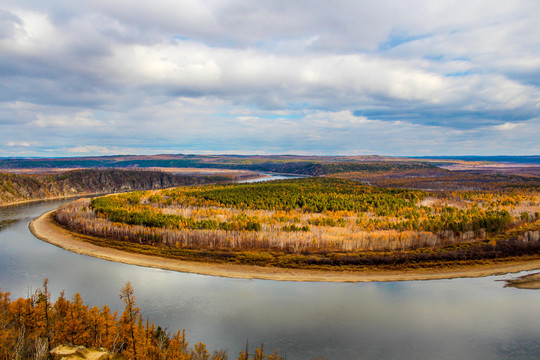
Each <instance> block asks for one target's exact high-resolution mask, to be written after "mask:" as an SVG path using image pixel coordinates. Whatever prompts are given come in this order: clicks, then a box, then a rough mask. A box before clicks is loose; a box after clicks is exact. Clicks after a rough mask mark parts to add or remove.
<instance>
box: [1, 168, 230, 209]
mask: <svg viewBox="0 0 540 360" xmlns="http://www.w3.org/2000/svg"><path fill="white" fill-rule="evenodd" d="M231 180H233V177H232V176H224V175H214V176H208V175H198V176H193V175H190V176H187V175H176V174H171V173H165V172H158V171H143V170H118V169H107V170H93V169H87V170H73V171H68V172H65V173H62V174H56V175H19V174H6V173H0V205H6V204H10V203H15V202H19V201H27V200H39V199H49V198H55V197H65V196H73V195H78V194H98V193H113V192H123V191H135V190H147V189H163V188H167V187H174V186H180V185H194V184H208V183H212V182H223V181H231Z"/></svg>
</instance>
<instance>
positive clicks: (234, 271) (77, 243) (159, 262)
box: [30, 210, 540, 282]
mask: <svg viewBox="0 0 540 360" xmlns="http://www.w3.org/2000/svg"><path fill="white" fill-rule="evenodd" d="M53 214H54V210H52V211H49V212H47V213H45V214H43V215H41V216H40V217H38V218H36V219H34V220H33V221H32V222H31V223H30V231H31V232H32V233H33V234H34V235H35V236H36V237H37V238H39V239H41V240H43V241H46V242H48V243H50V244H53V245H56V246H58V247H61V248H63V249H65V250H68V251H72V252H75V253H77V254H83V255H88V256H93V257H97V258H100V259H104V260H108V261H115V262H121V263H125V264H132V265H139V266H145V267H152V268H158V269H164V270H171V271H179V272H186V273H194V274H201V275H210V276H221V277H229V278H240V279H263V280H278V281H324V282H370V281H406V280H436V279H452V278H466V277H484V276H490V275H504V274H508V273H515V272H520V271H526V270H536V269H540V257H536V258H532V259H531V258H527V259H523V260H510V261H489V262H485V263H479V264H475V265H468V266H448V267H444V268H441V269H433V268H426V269H413V270H399V271H398V270H388V271H387V270H378V269H374V270H369V271H324V270H299V269H287V268H276V267H262V266H253V265H236V264H222V263H205V262H194V261H182V260H176V259H168V258H163V257H157V256H149V255H143V254H136V253H131V252H125V251H120V250H116V249H112V248H107V247H101V246H97V245H94V244H90V243H88V242H85V241H84V236H82V235H79V234H77V233H74V232H71V231H68V230H66V229H64V228H62V227H61V226H60V225H58V224H57V223H56V222H55V221H54V219H53Z"/></svg>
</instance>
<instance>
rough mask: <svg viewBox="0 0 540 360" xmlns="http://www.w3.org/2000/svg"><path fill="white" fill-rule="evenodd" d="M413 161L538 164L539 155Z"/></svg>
mask: <svg viewBox="0 0 540 360" xmlns="http://www.w3.org/2000/svg"><path fill="white" fill-rule="evenodd" d="M413 159H419V160H427V159H441V160H464V161H489V162H499V163H511V164H540V155H526V156H507V155H500V156H472V155H471V156H429V157H413Z"/></svg>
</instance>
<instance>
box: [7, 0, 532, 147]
mask: <svg viewBox="0 0 540 360" xmlns="http://www.w3.org/2000/svg"><path fill="white" fill-rule="evenodd" d="M538 19H540V1H536V0H532V1H520V0H512V1H507V0H502V1H499V0H486V1H482V0H476V1H470V0H454V1H445V0H438V1H427V0H426V1H417V0H408V1H400V0H396V1H389V0H377V1H361V0H353V1H319V0H295V1H291V0H283V1H271V0H268V1H251V0H245V1H242V0H234V1H233V0H182V1H178V0H154V1H141V0H115V1H110V0H95V1H73V0H47V1H40V0H32V1H28V0H0V157H11V156H17V157H27V156H28V157H29V156H42V157H53V156H90V155H92V156H94V155H113V154H159V153H194V154H298V155H308V154H309V155H311V154H312V155H368V154H377V155H395V156H412V155H417V156H430V155H431V156H435V155H534V154H536V155H537V154H540V141H539V139H540V26H539V25H538V21H539V20H538Z"/></svg>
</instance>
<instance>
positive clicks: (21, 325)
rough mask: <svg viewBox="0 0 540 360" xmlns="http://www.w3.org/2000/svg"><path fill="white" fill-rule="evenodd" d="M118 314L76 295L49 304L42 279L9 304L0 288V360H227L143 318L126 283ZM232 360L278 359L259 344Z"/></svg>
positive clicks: (221, 352) (182, 333)
mask: <svg viewBox="0 0 540 360" xmlns="http://www.w3.org/2000/svg"><path fill="white" fill-rule="evenodd" d="M120 298H121V299H122V301H123V304H124V309H123V311H122V312H121V313H118V312H117V311H114V312H112V311H111V309H110V308H109V307H108V306H107V305H103V306H102V307H101V308H99V307H97V306H93V307H90V306H88V305H86V304H85V303H84V301H83V299H82V298H81V296H80V295H79V294H78V293H77V294H75V295H74V296H73V297H72V298H71V299H68V298H66V296H65V294H64V293H63V292H62V293H61V294H60V296H59V297H58V299H57V300H56V301H52V300H51V294H50V292H49V290H48V280H47V279H45V280H44V281H43V287H42V288H41V289H38V290H36V291H35V293H34V294H32V295H31V296H29V297H27V298H19V299H17V300H11V298H10V294H9V292H2V289H0V360H8V359H9V360H11V359H21V360H26V359H28V360H30V359H32V360H45V359H49V358H50V356H49V352H50V351H51V349H53V348H55V347H56V346H58V345H63V344H72V345H82V346H85V347H87V348H96V349H106V350H107V352H109V353H110V354H111V358H112V359H117V360H122V359H126V360H146V359H149V360H227V359H228V355H227V350H226V349H218V350H215V351H213V352H210V350H208V349H207V346H206V344H204V343H203V342H198V343H196V344H194V345H193V346H191V345H190V344H189V343H188V341H187V340H186V334H185V331H184V330H178V331H176V332H174V333H172V334H171V333H170V332H169V331H168V330H167V329H163V328H162V327H161V326H159V325H158V326H156V325H155V324H153V323H151V322H150V321H149V320H148V319H145V318H144V317H143V314H142V313H141V310H140V309H139V308H138V307H137V304H136V302H135V293H134V290H133V287H132V286H131V284H130V283H129V282H128V283H126V284H125V286H124V287H123V288H122V289H121V291H120ZM237 359H238V360H283V359H284V358H283V357H282V356H280V355H279V354H278V353H277V352H274V353H273V354H265V353H264V345H263V344H261V346H259V347H257V348H256V349H254V350H253V352H250V351H249V348H247V347H246V349H245V350H242V351H241V352H240V354H239V355H238V357H237Z"/></svg>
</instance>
